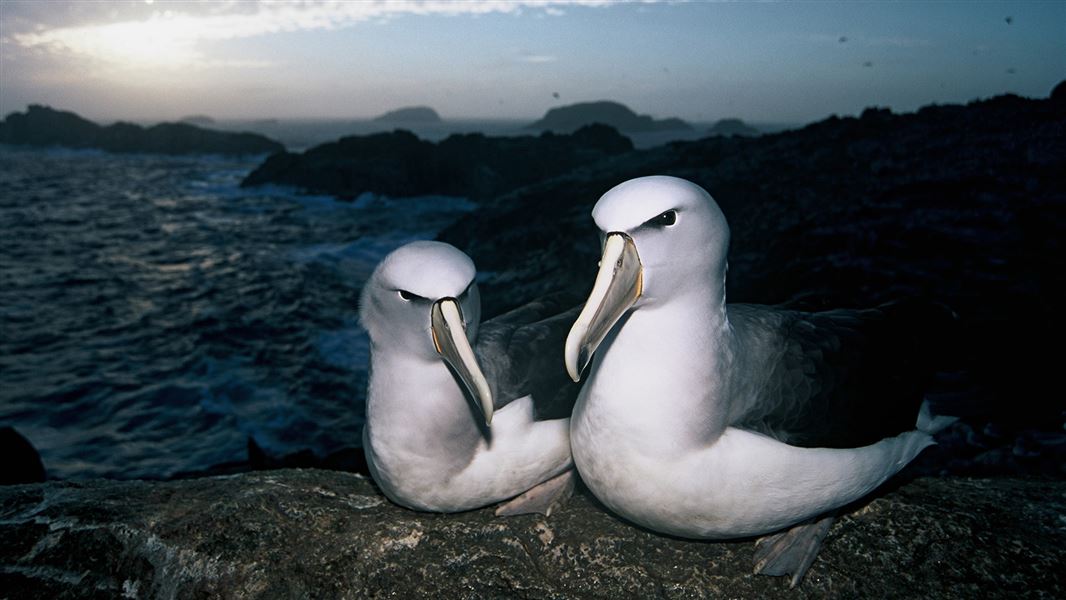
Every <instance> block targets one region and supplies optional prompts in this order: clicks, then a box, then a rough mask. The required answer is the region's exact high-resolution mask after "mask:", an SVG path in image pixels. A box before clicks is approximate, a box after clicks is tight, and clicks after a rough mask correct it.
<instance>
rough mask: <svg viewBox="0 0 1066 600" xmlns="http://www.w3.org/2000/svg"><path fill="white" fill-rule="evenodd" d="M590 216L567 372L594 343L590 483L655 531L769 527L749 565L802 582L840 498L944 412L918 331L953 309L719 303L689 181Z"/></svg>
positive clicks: (719, 284) (713, 252)
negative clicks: (936, 412)
mask: <svg viewBox="0 0 1066 600" xmlns="http://www.w3.org/2000/svg"><path fill="white" fill-rule="evenodd" d="M592 216H593V219H594V220H595V222H596V225H597V226H599V228H600V229H601V230H602V231H603V234H604V236H605V237H604V241H603V254H602V259H601V261H600V267H599V272H598V274H597V276H596V280H595V283H594V285H593V288H592V291H591V293H590V296H589V299H588V302H587V303H586V305H585V307H584V309H583V311H582V312H581V314H580V316H579V317H578V319H577V320H576V322H575V323H574V325H573V328H572V330H571V332H570V334H569V337H568V338H567V341H566V350H565V360H566V366H567V369H568V371H569V373H570V375H571V377H572V378H573V379H574V381H578V380H579V379H580V376H581V373H582V371H583V370H584V369H585V367H586V366H588V363H589V362H590V360H591V359H592V357H593V354H594V353H595V360H592V365H591V368H590V369H589V372H588V379H587V381H586V383H585V385H584V387H583V388H582V390H581V392H580V395H579V397H578V400H577V404H576V406H575V408H574V413H573V417H572V420H571V430H570V435H571V445H572V449H573V455H574V463H575V465H576V467H577V470H578V472H579V473H580V475H581V478H582V480H583V481H584V482H585V483H586V484H587V485H588V487H589V489H590V490H591V491H592V492H593V494H595V495H596V497H598V498H599V499H600V500H601V501H602V502H603V503H604V504H605V505H606V506H607V507H608V508H610V509H611V510H613V511H615V512H616V513H618V514H619V515H622V516H623V517H625V518H627V519H629V520H631V521H633V522H636V523H638V524H640V525H643V526H646V527H648V528H650V529H653V530H656V531H660V532H664V533H668V534H672V535H677V536H682V537H688V538H698V539H726V538H738V537H749V536H762V535H766V534H774V535H771V536H767V537H764V538H762V539H761V540H759V542H758V544H757V549H756V554H755V561H756V565H755V571H756V572H757V573H763V574H769V575H785V574H791V575H792V579H791V584H792V585H796V584H797V583H798V582H799V581H800V579H801V578H802V576H803V574H804V572H806V570H807V568H808V567H809V566H810V564H811V562H812V561H813V560H814V557H815V556H816V554H817V551H818V548H819V545H820V543H821V539H822V538H823V537H824V535H825V533H826V532H827V531H828V529H829V526H830V525H831V524H832V521H833V518H834V515H835V512H834V511H835V509H838V508H839V507H841V506H843V505H845V504H848V503H850V502H852V501H854V500H856V499H859V498H861V497H863V496H865V495H866V494H868V493H870V492H871V491H872V490H874V489H875V488H877V487H878V486H879V485H880V484H881V483H883V482H884V481H885V480H886V479H888V478H889V477H891V476H892V475H893V474H895V473H896V472H897V471H899V470H900V469H901V468H903V466H904V465H906V464H907V463H908V462H909V461H910V460H911V459H913V458H914V457H915V456H917V455H918V453H919V452H921V450H922V449H923V448H925V447H926V446H929V445H930V444H932V443H933V442H932V438H931V435H930V434H931V433H932V432H934V431H935V430H936V429H937V428H940V427H943V426H945V425H947V424H949V423H950V422H951V419H950V418H947V417H932V416H931V415H930V414H929V413H928V410H927V409H926V405H924V404H922V393H921V381H919V379H920V378H919V377H912V376H911V375H916V374H917V372H918V370H919V369H918V365H917V363H918V362H919V361H918V355H919V354H921V353H922V348H921V347H920V342H919V341H918V340H917V338H916V337H915V336H914V335H911V333H913V332H915V331H916V330H920V328H921V327H923V326H925V325H926V324H928V323H933V322H937V321H938V319H940V318H941V317H943V318H944V319H949V318H951V314H950V311H947V310H946V309H943V308H941V307H939V306H928V307H927V306H918V305H916V304H912V303H898V304H895V305H885V306H882V307H879V308H877V309H870V310H863V311H855V310H836V311H828V312H820V313H801V312H793V311H786V310H779V309H775V308H771V307H766V306H755V305H738V304H729V305H727V304H726V298H725V289H726V288H725V282H726V252H727V249H728V245H729V227H728V225H727V224H726V220H725V217H724V215H723V214H722V212H721V210H720V209H719V207H718V205H717V204H716V203H715V201H714V200H713V199H712V198H711V196H710V195H709V194H708V193H707V192H706V191H704V190H703V188H701V187H699V186H698V185H696V184H693V183H691V182H689V181H686V180H683V179H678V178H675V177H665V176H653V177H642V178H638V179H633V180H630V181H627V182H624V183H622V184H620V185H618V186H616V187H614V188H613V189H611V190H610V191H608V192H607V193H606V194H604V195H603V197H601V198H600V200H599V202H597V204H596V206H595V208H594V209H593V211H592ZM920 407H921V409H920ZM916 421H917V425H916V424H915V422H916Z"/></svg>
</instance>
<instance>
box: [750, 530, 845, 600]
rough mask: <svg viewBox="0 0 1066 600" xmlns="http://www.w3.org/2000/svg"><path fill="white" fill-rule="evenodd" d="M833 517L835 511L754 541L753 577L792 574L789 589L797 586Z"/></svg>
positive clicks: (820, 545) (819, 546) (816, 552)
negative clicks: (754, 575)
mask: <svg viewBox="0 0 1066 600" xmlns="http://www.w3.org/2000/svg"><path fill="white" fill-rule="evenodd" d="M836 518H837V515H836V512H831V513H828V514H825V515H822V516H820V517H815V518H814V519H811V520H810V521H805V522H803V523H799V524H797V525H793V526H792V527H790V528H789V529H785V530H784V531H779V532H777V533H774V534H771V535H767V536H764V537H761V538H759V539H758V540H756V542H755V574H756V575H791V578H790V579H789V587H790V588H794V587H796V586H797V585H798V584H799V582H800V581H802V580H803V575H804V574H805V573H806V572H807V569H809V568H810V566H811V563H813V562H814V557H816V556H818V550H819V549H820V548H821V547H822V540H823V539H825V535H826V534H827V533H829V528H830V527H831V526H832V525H833V522H834V521H836Z"/></svg>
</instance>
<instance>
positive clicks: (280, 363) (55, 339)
mask: <svg viewBox="0 0 1066 600" xmlns="http://www.w3.org/2000/svg"><path fill="white" fill-rule="evenodd" d="M257 163H258V160H257V157H249V158H246V159H230V158H220V157H161V156H147V155H112V154H105V153H100V152H93V151H67V150H25V149H16V148H12V147H2V146H0V426H2V425H10V426H14V427H15V428H16V429H18V430H19V431H20V432H21V433H22V434H23V435H25V436H26V437H27V438H28V439H29V440H30V441H31V442H32V443H33V444H34V445H35V446H36V447H37V449H38V450H39V451H40V453H41V456H42V459H43V461H44V463H45V467H46V468H47V470H48V473H49V476H50V477H53V478H72V477H95V476H106V477H121V478H131V477H146V478H159V477H168V476H171V475H173V474H175V473H178V472H182V471H193V470H199V469H205V468H208V467H210V466H212V465H216V464H220V463H224V462H228V461H236V460H242V459H244V458H245V457H246V448H247V440H248V438H249V437H253V438H254V439H255V441H256V442H257V443H258V444H259V445H260V446H262V447H263V448H264V449H265V450H266V451H267V452H268V453H270V454H274V455H281V454H286V453H290V452H295V451H298V450H303V449H311V450H312V451H314V452H315V453H317V454H319V455H325V454H327V453H329V452H332V451H334V450H337V449H340V448H344V447H350V446H357V445H359V438H360V435H361V428H362V419H363V407H364V398H365V389H364V387H365V385H366V363H367V342H366V338H365V335H364V333H363V331H362V330H361V328H360V327H359V325H358V323H357V300H358V294H359V289H360V286H361V284H362V282H363V281H365V279H366V278H367V276H368V275H369V273H370V271H371V270H372V269H373V267H374V265H375V264H376V263H377V261H378V260H380V258H381V257H383V256H384V255H385V254H386V253H387V252H388V251H389V250H391V249H393V248H395V247H397V246H399V245H400V244H402V243H405V242H407V241H410V240H413V239H427V238H432V237H433V236H434V235H435V234H436V233H437V232H438V231H439V230H440V229H442V228H443V227H445V226H447V225H448V224H449V223H451V222H453V221H454V220H455V219H457V218H458V217H459V216H461V215H462V214H463V213H464V212H467V211H469V210H471V209H472V205H471V204H470V203H469V202H467V201H465V200H463V199H458V198H440V197H428V198H411V199H403V200H390V199H386V198H379V197H373V196H369V195H367V196H363V197H361V198H359V199H358V200H357V201H355V202H354V203H350V202H349V203H345V202H338V201H335V200H333V199H331V198H326V197H308V196H300V195H298V194H296V193H294V192H291V191H288V190H281V189H269V190H243V189H240V188H239V187H238V184H239V182H240V180H241V178H242V177H243V176H244V175H245V174H246V173H248V172H249V171H250V170H251V169H252V168H254V167H255V165H256V164H257Z"/></svg>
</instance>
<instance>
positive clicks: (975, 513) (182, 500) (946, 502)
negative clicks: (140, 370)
mask: <svg viewBox="0 0 1066 600" xmlns="http://www.w3.org/2000/svg"><path fill="white" fill-rule="evenodd" d="M1064 513H1066V482H1061V481H1059V482H1051V481H1035V480H1018V479H937V478H923V479H917V480H914V481H912V482H910V483H907V484H905V485H903V486H902V487H899V488H898V489H895V490H889V491H885V492H884V493H883V494H882V495H881V496H880V497H878V498H876V499H875V500H873V501H872V502H870V503H868V504H866V505H860V506H857V507H855V510H853V511H852V512H851V513H850V514H848V515H847V516H845V517H843V518H842V519H841V520H840V521H838V522H837V524H836V525H835V526H834V528H833V529H832V530H831V532H830V534H829V536H828V538H827V539H826V543H825V547H824V549H823V551H822V553H821V555H820V556H819V558H818V559H817V560H816V561H815V563H814V565H813V567H812V568H811V571H810V572H809V574H808V576H807V579H806V580H805V581H804V582H803V583H802V584H801V585H800V587H798V588H797V589H794V590H789V589H788V588H787V582H786V580H784V579H782V578H769V577H763V576H759V577H756V576H754V575H752V574H751V560H752V551H753V544H752V542H751V541H750V540H742V541H734V542H724V543H704V542H694V541H688V540H680V539H675V538H670V537H665V536H661V535H657V534H654V533H651V532H648V531H645V530H643V529H640V528H638V527H634V526H632V525H629V524H627V523H625V522H622V521H620V520H619V519H617V518H615V517H613V516H611V515H610V514H609V513H607V512H605V511H604V510H603V509H602V508H601V507H599V506H598V505H597V504H595V502H594V501H592V500H589V499H588V497H587V496H585V495H583V494H578V495H576V496H575V497H574V498H572V499H571V500H570V501H569V502H568V503H567V504H566V505H565V506H564V507H562V508H561V509H560V510H558V511H557V512H555V513H554V514H553V515H552V516H551V517H550V518H543V517H539V516H523V517H512V518H507V519H503V518H496V517H494V516H493V515H492V511H491V509H486V510H479V511H473V512H468V513H462V514H455V515H436V514H426V513H416V512H411V511H408V510H405V509H402V508H399V507H396V506H394V505H392V504H391V503H389V502H388V501H387V500H386V499H385V498H384V497H382V496H381V495H380V493H379V492H377V490H376V489H375V488H374V487H373V485H372V484H371V483H370V481H369V480H367V479H365V478H363V477H360V476H358V475H352V474H345V473H337V472H330V471H315V470H287V471H271V472H259V473H249V474H244V475H237V476H231V477H215V478H204V479H192V480H185V481H177V482H169V483H149V482H142V481H130V482H114V481H89V482H83V483H74V482H63V483H55V482H53V483H47V484H37V485H24V486H13V487H8V488H3V489H0V535H2V538H3V539H4V543H3V544H0V590H2V592H0V595H2V596H5V597H10V598H118V597H125V598H149V597H154V598H208V597H211V598H365V597H394V598H413V597H440V598H505V597H506V598H623V597H640V598H724V597H730V598H735V597H739V598H788V599H800V598H857V597H877V598H919V597H921V598H978V597H980V598H995V597H999V598H1062V597H1063V596H1064V595H1066V571H1064V570H1063V569H1062V564H1063V563H1064V562H1066V526H1064V524H1063V521H1062V515H1063V514H1064Z"/></svg>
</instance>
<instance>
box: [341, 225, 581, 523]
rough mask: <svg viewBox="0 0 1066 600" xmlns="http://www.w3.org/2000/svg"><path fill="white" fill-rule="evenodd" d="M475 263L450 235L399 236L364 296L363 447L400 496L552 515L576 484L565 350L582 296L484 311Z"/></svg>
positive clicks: (433, 505)
mask: <svg viewBox="0 0 1066 600" xmlns="http://www.w3.org/2000/svg"><path fill="white" fill-rule="evenodd" d="M475 274H476V271H475V268H474V263H473V262H472V261H471V260H470V258H469V257H468V256H467V255H466V254H464V253H463V252H461V251H460V250H458V249H456V248H455V247H453V246H450V245H448V244H445V243H441V242H430V241H424V242H413V243H410V244H407V245H405V246H402V247H400V248H398V249H396V250H394V251H393V252H391V253H390V254H389V255H388V256H386V257H385V258H384V259H383V260H382V261H381V263H380V264H379V265H378V266H377V267H376V268H375V270H374V272H373V273H372V274H371V276H370V278H369V280H368V281H367V283H366V285H365V286H364V288H363V291H362V294H361V298H360V321H361V323H362V325H363V327H364V328H365V329H366V330H367V333H368V334H369V337H370V377H369V382H368V387H367V414H366V425H365V427H364V429H363V448H364V450H365V452H366V457H367V463H368V465H369V467H370V473H371V475H372V476H373V478H374V480H375V481H376V482H377V484H378V486H379V487H380V488H381V490H382V491H383V492H384V493H385V495H386V496H387V497H388V498H389V499H391V500H392V501H393V502H395V503H397V504H399V505H401V506H405V507H408V508H411V509H415V510H423V511H435V512H455V511H463V510H469V509H474V508H478V507H482V506H486V505H489V504H492V503H496V502H500V501H502V500H507V499H511V498H513V499H512V500H510V501H509V502H507V503H505V504H503V505H501V506H500V507H499V508H498V509H497V514H498V515H500V514H502V515H509V514H523V513H530V512H539V513H543V514H545V515H547V514H550V512H551V509H552V507H553V506H554V505H556V504H557V503H558V502H559V501H562V500H563V499H565V498H566V497H567V496H568V495H569V493H570V491H571V490H572V487H573V469H572V460H571V457H570V436H569V426H570V420H569V415H570V411H571V409H572V406H573V402H574V399H575V397H576V395H577V387H578V386H576V385H575V384H574V383H573V382H571V381H570V379H569V378H568V377H567V375H566V371H565V370H564V368H563V360H562V354H561V350H562V347H563V341H564V339H565V335H566V332H567V329H568V328H569V325H570V323H572V321H573V319H574V317H575V315H576V314H577V311H578V310H579V309H580V305H578V306H577V307H574V308H572V309H570V310H569V311H560V310H559V308H560V307H559V303H560V302H559V299H558V297H546V298H543V299H540V300H538V301H534V302H531V303H530V304H527V305H526V306H523V307H520V308H518V309H515V310H514V311H511V312H509V313H506V314H504V315H501V316H500V317H497V318H495V319H492V320H490V321H488V322H486V323H480V320H481V300H480V296H479V293H478V288H477V283H476V282H475Z"/></svg>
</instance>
